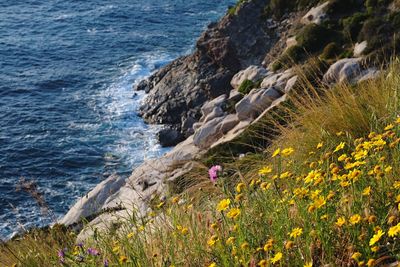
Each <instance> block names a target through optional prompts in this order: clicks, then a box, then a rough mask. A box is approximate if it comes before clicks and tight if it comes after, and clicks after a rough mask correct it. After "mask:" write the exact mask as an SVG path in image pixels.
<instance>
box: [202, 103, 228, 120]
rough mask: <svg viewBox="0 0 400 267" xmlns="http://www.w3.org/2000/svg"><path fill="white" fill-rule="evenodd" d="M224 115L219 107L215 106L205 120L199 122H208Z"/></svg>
mask: <svg viewBox="0 0 400 267" xmlns="http://www.w3.org/2000/svg"><path fill="white" fill-rule="evenodd" d="M224 115H225V112H224V111H223V110H222V108H221V107H219V106H217V107H215V108H214V109H213V111H211V112H210V113H209V114H208V115H207V116H206V117H205V118H204V120H201V121H202V122H204V123H206V122H208V121H210V120H213V119H215V118H218V117H222V116H224Z"/></svg>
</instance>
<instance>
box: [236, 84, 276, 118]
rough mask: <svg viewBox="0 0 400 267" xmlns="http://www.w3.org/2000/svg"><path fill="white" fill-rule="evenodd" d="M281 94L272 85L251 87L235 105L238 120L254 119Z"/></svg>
mask: <svg viewBox="0 0 400 267" xmlns="http://www.w3.org/2000/svg"><path fill="white" fill-rule="evenodd" d="M281 96H282V93H281V92H280V91H279V90H277V89H275V88H274V87H271V88H268V89H265V88H261V89H253V90H251V92H250V93H249V94H248V95H247V96H245V97H244V98H243V99H242V100H241V101H240V102H238V103H237V104H236V106H235V109H236V113H237V116H238V118H239V120H241V121H244V120H248V119H254V118H255V117H257V116H258V115H259V114H260V113H261V112H263V111H264V110H265V109H266V108H268V107H269V105H271V104H272V102H273V101H274V100H276V99H278V98H279V97H281Z"/></svg>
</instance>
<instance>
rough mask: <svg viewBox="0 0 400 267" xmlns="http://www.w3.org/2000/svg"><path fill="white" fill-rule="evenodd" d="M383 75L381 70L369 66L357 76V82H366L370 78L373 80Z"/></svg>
mask: <svg viewBox="0 0 400 267" xmlns="http://www.w3.org/2000/svg"><path fill="white" fill-rule="evenodd" d="M379 75H381V71H379V70H377V69H375V68H369V69H366V70H364V71H363V72H362V73H361V75H360V76H359V77H358V78H357V83H361V82H365V81H368V80H373V79H376V78H378V77H379Z"/></svg>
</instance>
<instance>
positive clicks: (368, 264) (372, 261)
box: [367, 259, 375, 267]
mask: <svg viewBox="0 0 400 267" xmlns="http://www.w3.org/2000/svg"><path fill="white" fill-rule="evenodd" d="M374 265H375V260H374V259H369V260H368V262H367V266H368V267H372V266H374Z"/></svg>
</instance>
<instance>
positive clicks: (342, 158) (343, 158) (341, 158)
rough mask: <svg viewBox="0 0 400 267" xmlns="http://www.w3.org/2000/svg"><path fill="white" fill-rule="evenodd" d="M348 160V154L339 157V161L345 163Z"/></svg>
mask: <svg viewBox="0 0 400 267" xmlns="http://www.w3.org/2000/svg"><path fill="white" fill-rule="evenodd" d="M346 159H347V155H346V154H342V155H341V156H340V157H338V161H345V160H346Z"/></svg>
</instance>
